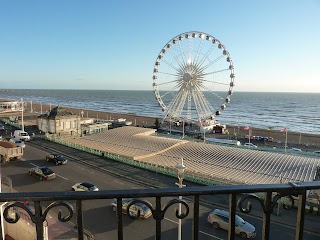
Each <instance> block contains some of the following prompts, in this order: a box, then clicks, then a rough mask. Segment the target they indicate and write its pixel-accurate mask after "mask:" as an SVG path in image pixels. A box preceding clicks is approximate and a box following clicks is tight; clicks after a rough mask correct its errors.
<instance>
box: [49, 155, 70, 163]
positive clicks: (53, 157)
mask: <svg viewBox="0 0 320 240" xmlns="http://www.w3.org/2000/svg"><path fill="white" fill-rule="evenodd" d="M46 160H47V162H53V163H54V164H56V165H63V164H66V163H67V162H68V160H67V159H66V158H65V157H64V156H63V155H60V154H57V153H50V154H48V155H47V156H46Z"/></svg>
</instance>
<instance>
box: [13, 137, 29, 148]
mask: <svg viewBox="0 0 320 240" xmlns="http://www.w3.org/2000/svg"><path fill="white" fill-rule="evenodd" d="M9 141H10V142H13V143H14V144H16V145H17V146H19V147H22V148H25V147H26V144H25V143H24V141H22V140H20V139H17V138H11V139H10V140H9Z"/></svg>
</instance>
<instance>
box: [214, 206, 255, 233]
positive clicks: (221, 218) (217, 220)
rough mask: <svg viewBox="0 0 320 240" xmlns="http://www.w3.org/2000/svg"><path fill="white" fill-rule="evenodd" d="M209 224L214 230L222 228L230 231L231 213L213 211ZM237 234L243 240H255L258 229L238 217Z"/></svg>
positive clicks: (218, 210)
mask: <svg viewBox="0 0 320 240" xmlns="http://www.w3.org/2000/svg"><path fill="white" fill-rule="evenodd" d="M208 223H210V224H212V226H213V227H214V228H222V229H225V230H228V227H229V212H228V211H225V210H221V209H215V210H213V211H212V212H211V213H210V214H209V216H208ZM235 225H236V226H235V233H236V234H238V235H240V237H242V238H255V237H256V228H255V227H254V226H253V225H251V224H250V223H248V222H246V221H245V220H243V219H242V218H241V217H239V216H238V215H236V223H235Z"/></svg>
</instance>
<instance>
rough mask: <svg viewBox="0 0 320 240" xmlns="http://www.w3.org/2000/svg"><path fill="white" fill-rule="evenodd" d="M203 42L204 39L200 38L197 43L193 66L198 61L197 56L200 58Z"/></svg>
mask: <svg viewBox="0 0 320 240" xmlns="http://www.w3.org/2000/svg"><path fill="white" fill-rule="evenodd" d="M203 41H204V39H203V38H201V41H200V43H199V46H198V50H197V53H196V56H195V58H194V62H193V63H194V64H195V65H196V63H197V62H198V59H199V56H200V53H201V49H202V45H203Z"/></svg>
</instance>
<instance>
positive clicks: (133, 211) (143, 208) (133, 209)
mask: <svg viewBox="0 0 320 240" xmlns="http://www.w3.org/2000/svg"><path fill="white" fill-rule="evenodd" d="M133 200H135V199H133V198H122V212H123V213H125V214H127V208H128V205H129V203H130V202H132V201H133ZM143 201H146V200H143ZM146 202H147V201H146ZM148 203H149V202H148ZM149 204H150V205H151V206H152V204H151V203H149ZM111 207H112V210H113V211H115V212H116V211H117V199H114V200H113V201H112V203H111ZM138 212H139V213H140V215H139V213H138ZM129 214H130V216H133V217H138V215H139V217H140V218H142V219H146V218H148V217H150V216H151V215H152V212H151V209H150V208H149V207H148V206H147V205H145V204H143V203H140V202H137V203H134V204H132V205H131V206H130V208H129Z"/></svg>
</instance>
